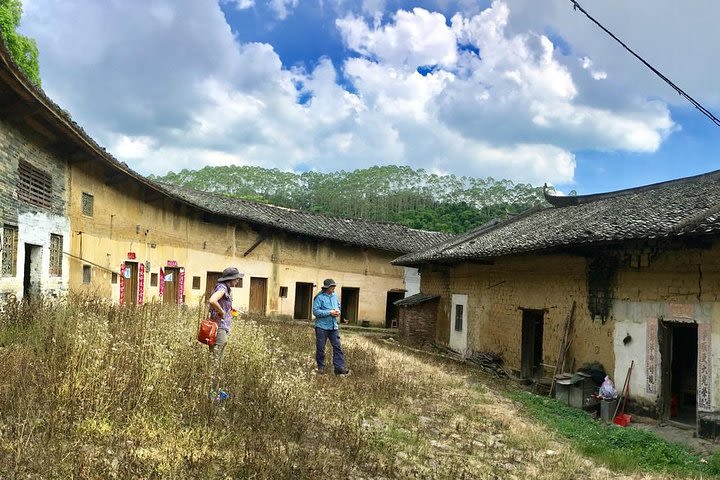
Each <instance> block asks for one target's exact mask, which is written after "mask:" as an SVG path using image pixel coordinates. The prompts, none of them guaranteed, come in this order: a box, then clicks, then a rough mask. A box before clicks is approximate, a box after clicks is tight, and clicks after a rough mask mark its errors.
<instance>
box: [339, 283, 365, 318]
mask: <svg viewBox="0 0 720 480" xmlns="http://www.w3.org/2000/svg"><path fill="white" fill-rule="evenodd" d="M359 304H360V289H359V288H354V287H342V289H341V290H340V321H343V322H345V323H357V321H358V305H359Z"/></svg>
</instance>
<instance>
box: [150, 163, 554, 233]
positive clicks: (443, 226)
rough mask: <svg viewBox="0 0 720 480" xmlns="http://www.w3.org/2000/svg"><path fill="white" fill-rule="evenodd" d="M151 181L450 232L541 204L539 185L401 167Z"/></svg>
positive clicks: (227, 172) (185, 175) (222, 171)
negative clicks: (438, 173) (439, 173)
mask: <svg viewBox="0 0 720 480" xmlns="http://www.w3.org/2000/svg"><path fill="white" fill-rule="evenodd" d="M151 178H154V179H157V180H159V181H162V182H168V183H174V184H177V185H182V186H187V187H191V188H194V189H196V190H203V191H207V192H219V193H224V194H227V195H233V196H236V197H240V198H245V199H248V200H259V201H263V202H267V203H271V204H273V205H279V206H283V207H290V208H298V209H301V210H308V211H311V212H318V213H323V214H327V215H337V216H342V217H355V218H366V219H368V220H377V221H393V222H398V223H402V224H404V225H407V226H409V227H413V228H420V229H424V230H441V231H446V232H453V233H460V232H465V231H468V230H470V229H472V228H475V227H477V226H479V225H482V224H483V223H486V222H488V221H490V220H492V219H495V218H497V219H504V218H507V217H509V216H512V215H516V214H518V213H520V212H522V211H524V210H527V209H528V208H532V207H534V206H536V205H541V204H543V203H544V201H545V200H544V197H543V189H542V187H534V186H532V185H529V184H523V183H519V184H514V183H513V182H511V181H509V180H495V179H494V178H492V177H488V178H473V177H457V176H455V175H437V174H434V173H433V174H430V173H428V172H427V171H425V170H423V169H418V170H413V169H412V168H411V167H408V166H399V165H386V166H375V167H370V168H366V169H361V170H353V171H350V172H346V171H344V170H341V171H339V172H329V173H324V172H304V173H301V174H300V173H295V172H284V171H280V170H278V169H266V168H261V167H253V166H242V167H236V166H227V167H205V168H202V169H200V170H197V171H189V170H182V171H181V172H179V173H173V172H170V173H168V174H167V175H165V176H163V177H151Z"/></svg>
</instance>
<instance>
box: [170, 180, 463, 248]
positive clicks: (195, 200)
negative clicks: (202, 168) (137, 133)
mask: <svg viewBox="0 0 720 480" xmlns="http://www.w3.org/2000/svg"><path fill="white" fill-rule="evenodd" d="M159 186H160V187H161V188H163V189H164V190H165V191H167V192H170V193H171V194H172V195H174V196H177V197H179V198H181V199H183V200H184V201H185V202H187V203H190V204H193V205H197V206H199V207H201V208H203V209H204V210H207V211H210V212H213V213H216V214H220V215H224V216H227V217H231V218H235V219H238V220H242V221H246V222H251V223H254V224H257V225H263V226H266V227H271V228H274V229H278V230H283V231H287V232H291V233H294V234H299V235H305V236H308V237H313V238H320V239H327V240H334V241H338V242H342V243H347V244H350V245H357V246H361V247H370V248H377V249H380V250H387V251H391V252H398V253H408V252H416V251H418V250H423V249H427V248H430V247H431V246H433V245H437V244H438V243H440V242H443V241H446V240H448V239H449V238H452V235H451V234H449V233H443V232H430V231H426V230H416V229H414V228H409V227H406V226H404V225H400V224H397V223H389V222H373V221H370V220H362V219H357V218H342V217H333V216H329V215H322V214H319V213H312V212H306V211H303V210H295V209H292V208H286V207H278V206H276V205H268V204H265V203H259V202H252V201H249V200H243V199H240V198H236V197H228V196H226V195H221V194H217V193H209V192H201V191H198V190H191V189H188V188H185V187H179V186H176V185H170V184H166V183H163V184H159Z"/></svg>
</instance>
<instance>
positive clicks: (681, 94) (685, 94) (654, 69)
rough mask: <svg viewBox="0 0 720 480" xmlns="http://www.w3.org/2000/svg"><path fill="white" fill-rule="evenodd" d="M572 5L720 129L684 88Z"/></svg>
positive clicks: (710, 114)
mask: <svg viewBox="0 0 720 480" xmlns="http://www.w3.org/2000/svg"><path fill="white" fill-rule="evenodd" d="M570 3H572V4H573V10H580V11H581V12H582V13H584V14H585V16H586V17H588V18H589V19H590V21H592V22H593V23H594V24H595V25H597V26H598V27H600V28H601V29H602V30H603V31H604V32H605V33H607V34H608V35H610V36H611V37H612V38H613V40H615V41H616V42H618V43H619V44H620V45H622V47H623V48H624V49H625V50H627V51H628V52H630V53H631V54H632V55H633V56H634V57H635V58H637V59H638V60H640V61H641V62H642V63H643V64H644V65H645V66H646V67H648V68H649V69H650V70H651V71H652V72H653V73H654V74H655V75H657V76H658V77H660V78H661V79H662V80H663V81H664V82H665V83H667V84H668V85H670V88H672V89H673V90H675V91H676V92H677V94H678V95H680V96H681V97H683V98H685V99H686V100H687V101H689V102H690V103H692V104H693V106H694V107H695V108H697V109H698V110H700V112H701V113H702V114H703V115H705V116H706V117H708V118H709V119H710V121H711V122H713V123H714V124H715V125H717V126H718V127H720V119H718V118H717V117H716V116H715V115H713V114H712V112H711V111H710V110H708V109H707V108H705V107H703V106H702V105H701V104H700V102H698V101H697V100H695V99H694V98H693V97H691V96H690V95H688V94H687V93H686V92H685V90H683V89H682V88H680V87H678V86H677V85H675V83H673V81H672V80H670V79H669V78H667V77H666V76H665V75H663V74H662V73H660V72H659V71H658V69H657V68H655V67H653V66H652V65H650V64H649V63H648V62H646V61H645V59H644V58H642V57H641V56H640V55H638V54H637V53H635V52H634V51H633V49H632V48H630V47H628V46H627V45H626V44H625V43H624V42H623V41H622V40H620V39H619V38H618V37H616V36H615V35H614V34H613V33H612V32H611V31H610V30H608V29H607V28H605V27H604V26H603V25H602V24H601V23H600V22H598V21H597V20H595V19H594V18H593V17H592V16H591V15H590V14H589V13H588V12H587V11H586V10H585V9H584V8H583V7H581V6H580V4H579V3H578V2H577V1H576V0H570Z"/></svg>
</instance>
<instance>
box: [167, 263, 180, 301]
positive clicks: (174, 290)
mask: <svg viewBox="0 0 720 480" xmlns="http://www.w3.org/2000/svg"><path fill="white" fill-rule="evenodd" d="M163 271H164V272H165V278H164V279H163V280H164V282H165V287H164V288H165V289H164V291H163V303H165V304H168V305H177V303H178V288H179V286H180V269H179V268H177V267H165V268H164V269H163Z"/></svg>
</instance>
